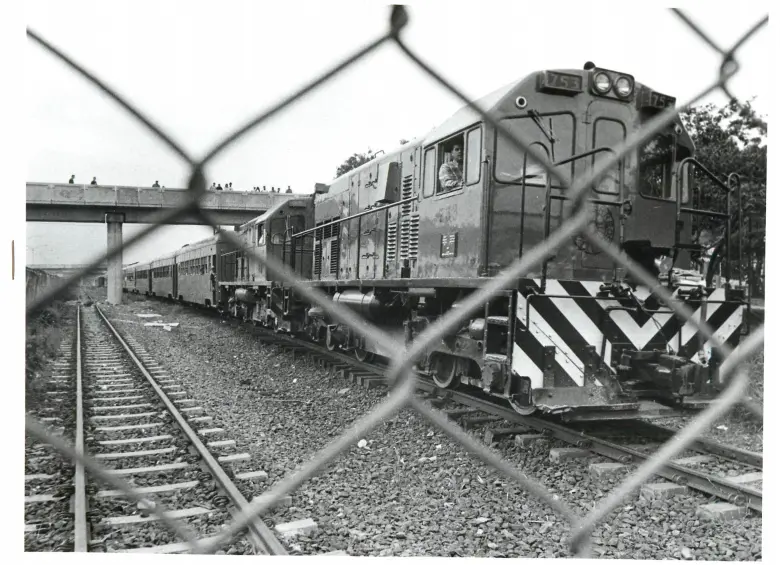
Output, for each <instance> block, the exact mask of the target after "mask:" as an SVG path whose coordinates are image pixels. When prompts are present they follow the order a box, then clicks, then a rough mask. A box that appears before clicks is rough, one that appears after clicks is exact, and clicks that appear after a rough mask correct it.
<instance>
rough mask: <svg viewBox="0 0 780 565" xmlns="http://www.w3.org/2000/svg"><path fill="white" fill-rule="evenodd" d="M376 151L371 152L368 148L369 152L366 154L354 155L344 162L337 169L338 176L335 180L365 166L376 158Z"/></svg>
mask: <svg viewBox="0 0 780 565" xmlns="http://www.w3.org/2000/svg"><path fill="white" fill-rule="evenodd" d="M376 153H377V152H375V151H371V148H370V147H369V148H368V151H366V152H365V153H353V154H352V156H351V157H350V158H349V159H347V160H346V161H344V162H343V163H342V164H341V165H339V168H338V169H336V176H335V177H333V178H338V177H340V176H341V175H343V174H344V173H347V172H349V171H351V170H352V169H357V168H358V167H359V166H360V165H363V164H365V163H368V162H369V161H371V160H372V159H374V157H376Z"/></svg>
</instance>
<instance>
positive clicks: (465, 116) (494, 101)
mask: <svg viewBox="0 0 780 565" xmlns="http://www.w3.org/2000/svg"><path fill="white" fill-rule="evenodd" d="M550 70H551V71H555V72H561V73H568V74H579V75H581V76H583V78H585V77H586V76H587V74H588V72H589V71H585V70H583V69H550ZM540 72H542V71H534V72H532V73H529V74H527V75H526V76H524V77H523V78H520V79H518V80H515V81H512V82H510V83H509V84H506V85H504V86H502V87H501V88H498V89H496V90H494V91H493V92H491V93H490V94H488V95H486V96H483V97H482V98H480V99H478V100H476V101H475V102H474V104H475V105H476V106H478V107H479V108H481V109H482V110H483V111H484V112H486V113H488V114H489V113H490V112H491V111H493V110H495V109H496V108H497V107H498V106H499V105H501V104H502V102H503V101H504V99H505V98H506V97H507V96H510V95H511V96H512V97H514V95H515V94H516V93H515V92H514V91H515V90H516V89H517V88H518V87H520V86H521V85H522V84H523V83H530V84H534V82H533V80H534V79H535V77H536V76H537V75H538V74H539V73H540ZM634 84H635V88H636V89H637V90H638V89H639V88H640V87H645V88H650V87H648V86H647V85H645V84H643V83H640V82H639V81H635V82H634ZM651 90H652V89H651ZM481 120H482V117H481V116H480V115H479V114H478V113H477V112H475V111H474V110H473V109H472V108H470V107H469V106H468V105H466V106H463V107H462V108H461V109H460V110H458V111H457V112H455V113H454V114H453V115H452V116H451V117H450V118H448V119H447V120H445V121H444V122H443V123H441V124H440V125H438V126H436V127H435V128H434V129H433V130H431V131H430V132H429V133H428V134H427V135H426V136H425V139H424V140H423V144H424V145H428V144H429V143H433V142H434V141H438V140H440V139H442V138H445V137H447V136H448V135H450V134H453V133H455V132H458V131H460V130H462V129H463V128H466V127H468V126H470V125H471V124H474V123H476V122H479V121H481ZM674 123H676V124H678V125H680V126H682V130H683V133H682V134H681V136H680V140H679V143H680V144H681V145H683V146H686V147H690V149H691V150H693V148H694V146H693V141H692V140H691V138H690V136H689V134H688V131H687V130H686V128H685V127H684V126H683V124H682V120H681V119H680V116H676V117H675V119H674Z"/></svg>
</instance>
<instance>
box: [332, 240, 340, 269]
mask: <svg viewBox="0 0 780 565" xmlns="http://www.w3.org/2000/svg"><path fill="white" fill-rule="evenodd" d="M338 272H339V238H335V239H333V240H332V241H331V242H330V274H331V275H337V274H338Z"/></svg>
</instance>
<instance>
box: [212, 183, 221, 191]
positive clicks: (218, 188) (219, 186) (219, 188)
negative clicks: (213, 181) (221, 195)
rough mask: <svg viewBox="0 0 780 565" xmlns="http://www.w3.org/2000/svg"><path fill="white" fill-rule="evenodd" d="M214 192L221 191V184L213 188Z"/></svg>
mask: <svg viewBox="0 0 780 565" xmlns="http://www.w3.org/2000/svg"><path fill="white" fill-rule="evenodd" d="M214 190H222V185H221V184H218V185H217V188H215V189H214Z"/></svg>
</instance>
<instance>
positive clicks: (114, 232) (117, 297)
mask: <svg viewBox="0 0 780 565" xmlns="http://www.w3.org/2000/svg"><path fill="white" fill-rule="evenodd" d="M124 220H125V215H124V214H106V232H107V233H108V245H107V247H108V251H109V252H110V251H112V250H113V249H116V248H117V247H119V248H121V246H122V223H123V222H124ZM106 291H107V295H108V296H107V298H108V303H109V304H122V251H121V250H120V251H119V254H118V255H117V256H116V257H114V258H113V259H109V260H108V265H107V269H106Z"/></svg>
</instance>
